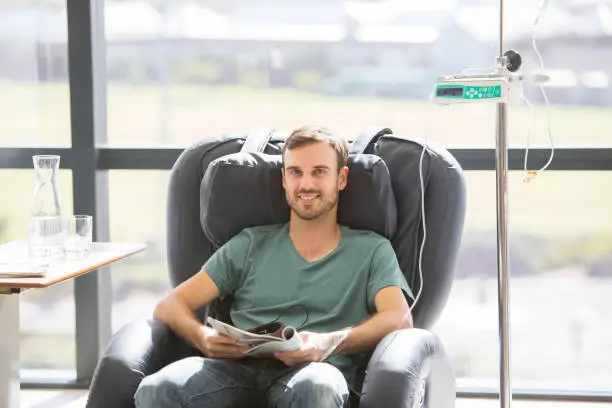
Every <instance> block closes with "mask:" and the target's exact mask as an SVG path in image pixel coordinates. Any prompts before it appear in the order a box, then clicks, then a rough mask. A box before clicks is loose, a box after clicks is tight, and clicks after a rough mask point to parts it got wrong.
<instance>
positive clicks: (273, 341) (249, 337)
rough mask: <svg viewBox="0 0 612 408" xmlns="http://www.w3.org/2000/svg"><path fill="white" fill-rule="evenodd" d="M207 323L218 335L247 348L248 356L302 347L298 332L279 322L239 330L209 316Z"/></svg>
mask: <svg viewBox="0 0 612 408" xmlns="http://www.w3.org/2000/svg"><path fill="white" fill-rule="evenodd" d="M207 321H208V323H209V324H210V325H211V326H212V328H213V329H215V330H216V331H217V332H218V333H220V334H223V335H225V336H228V337H231V338H232V339H234V340H236V344H238V345H241V346H248V347H249V349H248V350H247V351H245V353H246V354H249V355H261V354H269V353H274V352H276V351H293V350H297V349H299V348H300V347H301V346H302V339H300V336H299V334H298V331H297V330H296V329H295V328H293V327H291V326H286V325H285V324H283V323H281V322H272V323H267V324H264V325H262V326H258V327H255V328H253V329H249V330H241V329H239V328H237V327H234V326H232V325H229V324H227V323H223V322H221V321H219V320H217V319H214V318H212V317H210V316H209V317H208V320H207Z"/></svg>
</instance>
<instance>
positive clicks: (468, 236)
mask: <svg viewBox="0 0 612 408" xmlns="http://www.w3.org/2000/svg"><path fill="white" fill-rule="evenodd" d="M522 176H523V174H522V172H511V174H510V182H509V207H510V209H509V217H510V234H509V235H510V274H511V281H510V285H511V286H510V299H511V305H510V316H511V329H510V330H511V341H512V343H511V358H512V374H513V382H512V383H513V386H516V387H519V388H551V387H552V388H556V389H607V388H609V381H608V379H609V378H610V376H611V375H612V368H610V367H612V351H611V350H610V348H609V347H607V346H606V340H605V339H607V338H608V337H609V325H608V324H607V323H606V322H608V321H609V320H610V319H611V318H612V314H611V311H610V308H609V307H606V306H605V305H606V304H607V302H608V294H609V293H610V290H612V221H611V219H610V217H609V214H608V212H609V208H610V206H611V205H612V194H610V193H607V192H603V193H601V192H602V186H605V185H609V184H610V183H611V182H612V175H611V174H609V173H608V172H553V171H550V172H548V173H543V174H542V175H541V177H540V178H539V179H536V181H532V182H530V183H523V182H522ZM467 182H468V204H467V209H468V215H467V223H466V228H465V235H464V240H463V243H462V247H461V251H460V254H459V259H458V265H457V277H456V279H455V282H454V285H453V289H452V292H451V296H450V300H449V303H448V304H447V306H446V308H445V309H444V312H443V313H442V316H441V317H440V320H439V321H438V323H437V324H436V326H435V328H434V331H435V332H436V333H438V334H439V335H440V336H441V338H442V341H443V342H444V345H445V347H447V350H448V351H449V353H450V355H451V358H452V360H453V363H454V366H455V369H456V374H457V376H458V377H459V378H460V379H461V380H462V381H464V382H465V381H467V383H468V384H479V385H481V386H482V385H483V384H487V385H490V386H492V387H496V386H497V385H496V381H498V380H497V379H498V376H499V337H498V336H499V329H498V308H497V258H496V256H497V255H496V254H497V252H496V251H497V242H496V229H495V228H496V227H495V226H496V215H495V208H496V207H495V173H494V172H491V171H489V172H469V173H468V174H467ZM595 196H598V197H599V199H597V200H595V199H593V197H595Z"/></svg>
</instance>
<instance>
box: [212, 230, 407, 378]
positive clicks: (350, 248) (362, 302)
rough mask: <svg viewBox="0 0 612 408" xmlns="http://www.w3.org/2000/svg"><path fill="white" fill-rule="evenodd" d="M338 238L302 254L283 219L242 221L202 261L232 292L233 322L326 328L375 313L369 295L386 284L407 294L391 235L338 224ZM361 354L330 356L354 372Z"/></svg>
mask: <svg viewBox="0 0 612 408" xmlns="http://www.w3.org/2000/svg"><path fill="white" fill-rule="evenodd" d="M341 228H342V238H341V240H340V243H339V245H338V246H337V247H336V248H335V249H334V250H333V251H332V252H331V253H330V254H328V255H327V256H325V257H323V258H321V259H318V260H316V261H313V262H307V261H306V260H304V258H302V256H301V255H300V254H299V253H298V252H297V250H296V249H295V246H294V245H293V241H291V238H290V237H289V224H279V225H270V226H260V227H252V228H247V229H244V230H243V231H241V232H240V233H238V234H237V235H235V236H234V237H233V238H232V239H231V240H229V241H228V242H227V243H226V244H225V245H223V246H222V247H221V248H219V250H217V251H216V252H215V253H214V254H213V255H212V256H211V257H210V258H209V260H208V261H207V262H206V263H205V264H204V266H203V269H204V270H206V271H207V273H208V274H209V275H210V277H211V279H212V280H213V281H214V282H215V284H216V285H217V288H218V290H219V296H220V298H224V297H225V296H227V295H233V296H234V300H233V302H232V307H231V311H230V315H231V318H232V321H233V323H234V325H235V326H236V327H239V328H241V329H250V328H253V327H256V326H259V325H262V324H265V323H269V322H271V321H273V320H279V321H281V322H283V323H285V324H287V325H291V326H295V327H297V328H298V329H299V330H304V331H312V332H319V333H322V332H331V331H335V330H339V329H343V328H345V327H347V326H357V325H359V324H361V323H363V322H364V320H365V319H367V318H368V317H369V316H370V315H371V314H373V313H375V311H376V306H375V302H374V298H375V296H376V294H377V293H378V291H379V290H381V289H383V288H385V287H387V286H398V287H400V288H401V289H403V290H404V292H405V293H406V294H407V295H408V296H410V297H411V298H412V297H413V295H412V292H411V290H410V288H409V286H408V283H407V282H406V279H405V277H404V275H403V274H402V272H401V269H400V267H399V264H398V262H397V258H396V255H395V252H394V250H393V247H392V246H391V243H390V242H389V240H387V239H386V238H384V237H382V236H380V235H378V234H376V233H374V232H370V231H360V230H352V229H350V228H348V227H345V226H342V227H341ZM358 358H359V355H336V356H333V357H331V358H330V359H329V360H328V362H329V363H331V364H333V365H335V366H336V367H338V368H339V369H340V370H342V371H343V372H344V373H345V375H348V376H350V377H352V375H351V373H352V368H354V366H355V364H357V363H358V362H359V361H358Z"/></svg>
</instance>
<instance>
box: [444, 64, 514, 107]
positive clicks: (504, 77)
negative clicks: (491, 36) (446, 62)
mask: <svg viewBox="0 0 612 408" xmlns="http://www.w3.org/2000/svg"><path fill="white" fill-rule="evenodd" d="M522 96H523V85H522V78H521V77H520V76H519V75H516V74H514V73H511V72H501V73H490V74H474V75H470V74H459V75H443V76H440V77H438V80H437V82H436V85H435V89H434V94H433V101H434V102H436V103H438V104H441V105H449V104H452V103H478V102H489V103H490V102H505V103H508V104H520V103H521V98H522Z"/></svg>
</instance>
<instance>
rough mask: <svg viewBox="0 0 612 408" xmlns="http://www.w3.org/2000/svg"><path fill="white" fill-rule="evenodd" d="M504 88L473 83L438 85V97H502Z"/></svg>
mask: <svg viewBox="0 0 612 408" xmlns="http://www.w3.org/2000/svg"><path fill="white" fill-rule="evenodd" d="M501 93H502V89H501V86H500V85H489V86H472V85H448V84H444V85H438V86H437V88H436V97H438V98H452V99H471V100H473V99H491V98H500V97H501Z"/></svg>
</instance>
